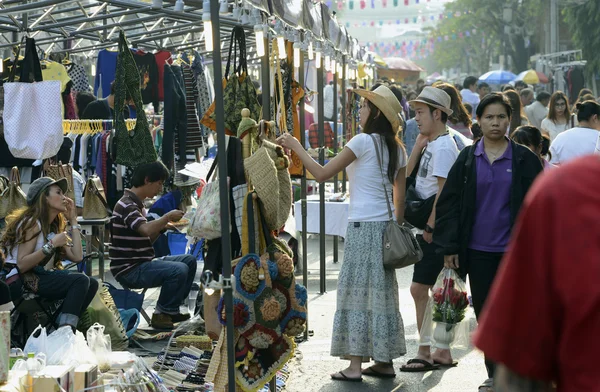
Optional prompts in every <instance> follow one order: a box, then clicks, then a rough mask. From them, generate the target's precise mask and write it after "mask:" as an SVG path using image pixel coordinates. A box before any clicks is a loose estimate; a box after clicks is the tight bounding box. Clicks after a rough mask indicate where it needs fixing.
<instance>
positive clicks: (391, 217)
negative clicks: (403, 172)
mask: <svg viewBox="0 0 600 392" xmlns="http://www.w3.org/2000/svg"><path fill="white" fill-rule="evenodd" d="M370 136H371V139H373V144H375V153H376V154H377V162H378V163H379V171H380V172H381V183H382V184H383V191H384V192H385V201H386V202H387V208H388V216H389V218H390V221H391V220H394V218H393V216H392V206H391V204H390V197H389V196H388V193H387V187H386V186H385V176H384V175H383V165H382V164H381V154H380V152H379V146H378V145H377V140H376V139H375V136H374V135H373V134H371V135H370Z"/></svg>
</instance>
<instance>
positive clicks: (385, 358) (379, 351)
mask: <svg viewBox="0 0 600 392" xmlns="http://www.w3.org/2000/svg"><path fill="white" fill-rule="evenodd" d="M355 92H356V94H358V95H360V96H361V97H363V100H362V103H361V108H360V122H361V125H362V127H363V133H361V134H359V135H356V136H355V137H353V138H352V139H351V140H350V141H349V142H348V144H347V145H346V148H344V149H343V150H342V151H341V152H340V153H339V154H338V155H337V156H336V157H335V158H334V159H332V160H331V161H330V162H329V163H327V164H326V165H325V166H321V165H320V164H318V163H317V162H316V161H314V160H313V159H312V158H311V157H310V156H309V155H308V153H307V152H306V150H305V149H304V147H303V146H302V145H301V144H300V143H299V142H298V140H297V139H295V138H294V137H293V136H292V135H290V134H287V133H286V134H284V135H282V136H281V137H279V139H278V142H279V144H280V145H282V146H283V147H286V148H289V149H291V150H292V151H293V152H295V153H296V154H297V155H298V157H299V158H300V159H301V160H302V163H303V164H304V166H305V167H306V169H307V170H308V171H309V172H310V173H311V174H312V175H313V176H314V177H315V179H316V180H317V181H319V182H324V181H326V180H328V179H330V178H332V177H333V176H335V175H337V174H338V173H339V172H341V171H342V170H344V169H346V168H348V179H349V182H350V194H351V195H352V197H351V199H350V209H349V216H348V230H347V233H348V234H347V236H346V249H345V251H344V263H343V265H342V269H341V272H340V275H339V280H338V294H337V310H336V313H335V319H334V325H333V341H332V344H331V355H332V356H336V357H342V358H344V359H350V366H349V367H348V368H346V369H344V370H342V371H339V372H337V373H335V374H332V375H331V378H333V379H334V380H340V381H362V376H363V375H365V376H372V377H383V378H394V377H395V372H394V368H393V367H392V360H393V359H395V358H398V357H400V356H402V355H404V354H405V353H406V344H405V339H404V325H403V322H402V317H401V315H400V310H399V309H400V303H399V299H398V282H397V281H396V273H395V270H394V269H385V268H384V265H383V262H382V259H383V241H382V238H383V235H384V231H385V230H386V226H387V224H388V221H389V215H388V204H387V202H386V194H385V193H384V184H385V188H387V190H388V197H389V198H390V199H391V193H392V192H391V190H392V189H393V207H395V208H393V214H394V215H395V218H396V220H397V222H398V223H402V222H403V220H404V193H405V183H406V169H405V168H406V161H407V159H406V152H405V150H404V147H403V145H402V143H401V141H400V139H399V138H398V132H399V131H400V117H399V113H400V112H401V111H402V106H401V105H400V102H398V99H397V98H396V97H395V95H394V94H393V93H392V91H390V89H389V88H387V87H386V86H379V87H378V88H377V89H375V90H374V91H367V90H361V89H359V90H355ZM375 143H378V144H379V146H378V147H379V150H380V151H381V152H382V154H381V155H382V157H383V159H382V167H383V172H384V175H383V182H384V183H382V172H381V169H380V165H379V162H378V158H377V152H376V151H377V150H376V144H375ZM371 359H373V360H374V361H375V364H374V365H372V366H371V367H369V368H367V369H364V370H362V369H361V364H362V362H363V361H369V360H371Z"/></svg>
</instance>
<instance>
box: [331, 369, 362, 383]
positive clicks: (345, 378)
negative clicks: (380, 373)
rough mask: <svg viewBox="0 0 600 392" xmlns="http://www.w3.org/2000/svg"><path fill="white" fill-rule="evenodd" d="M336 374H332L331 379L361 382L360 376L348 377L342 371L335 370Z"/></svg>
mask: <svg viewBox="0 0 600 392" xmlns="http://www.w3.org/2000/svg"><path fill="white" fill-rule="evenodd" d="M337 374H339V375H340V376H341V377H340V376H338V375H337ZM337 374H334V375H332V376H331V379H332V380H337V381H351V382H361V381H362V380H363V379H362V377H356V378H351V377H348V376H346V375H345V374H344V372H343V371H339V372H337Z"/></svg>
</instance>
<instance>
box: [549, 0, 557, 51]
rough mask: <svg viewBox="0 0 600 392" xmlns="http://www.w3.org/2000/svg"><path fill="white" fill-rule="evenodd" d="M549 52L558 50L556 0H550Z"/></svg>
mask: <svg viewBox="0 0 600 392" xmlns="http://www.w3.org/2000/svg"><path fill="white" fill-rule="evenodd" d="M550 52H551V53H556V52H558V1H557V0H550Z"/></svg>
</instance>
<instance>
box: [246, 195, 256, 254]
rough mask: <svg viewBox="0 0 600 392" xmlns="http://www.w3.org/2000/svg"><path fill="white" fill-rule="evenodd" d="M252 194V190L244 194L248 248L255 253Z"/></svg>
mask: <svg viewBox="0 0 600 392" xmlns="http://www.w3.org/2000/svg"><path fill="white" fill-rule="evenodd" d="M252 195H254V192H249V193H248V195H247V196H246V203H248V205H247V209H246V211H247V214H248V242H249V244H248V249H249V251H250V253H256V230H255V228H254V204H253V203H252Z"/></svg>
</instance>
